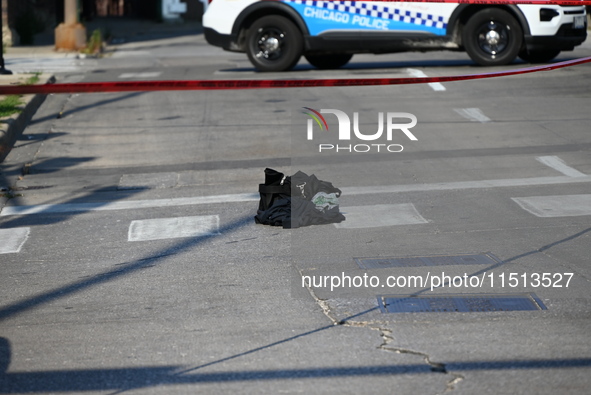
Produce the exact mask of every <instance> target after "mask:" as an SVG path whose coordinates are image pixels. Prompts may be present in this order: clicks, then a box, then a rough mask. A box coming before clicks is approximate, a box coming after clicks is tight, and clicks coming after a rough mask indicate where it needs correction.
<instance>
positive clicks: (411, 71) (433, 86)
mask: <svg viewBox="0 0 591 395" xmlns="http://www.w3.org/2000/svg"><path fill="white" fill-rule="evenodd" d="M406 71H407V72H408V73H409V74H410V75H412V76H413V77H417V78H427V74H425V73H423V72H422V71H421V70H417V69H406ZM428 85H429V86H430V87H431V89H433V90H434V91H437V92H443V91H445V90H446V89H445V86H443V85H442V84H440V83H439V82H431V83H429V84H428Z"/></svg>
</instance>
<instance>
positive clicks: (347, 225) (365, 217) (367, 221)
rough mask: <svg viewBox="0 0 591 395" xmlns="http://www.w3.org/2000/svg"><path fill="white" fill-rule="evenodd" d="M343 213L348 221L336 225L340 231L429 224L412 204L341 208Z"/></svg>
mask: <svg viewBox="0 0 591 395" xmlns="http://www.w3.org/2000/svg"><path fill="white" fill-rule="evenodd" d="M341 212H342V213H343V214H344V215H345V218H346V220H345V221H344V222H341V223H338V224H334V226H335V227H337V228H339V229H362V228H377V227H382V226H399V225H417V224H426V223H428V221H427V220H426V219H425V218H423V217H422V216H421V214H419V212H418V211H417V209H416V208H415V206H414V205H413V204H411V203H404V204H376V205H373V206H353V207H342V206H341Z"/></svg>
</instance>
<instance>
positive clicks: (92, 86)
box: [0, 57, 591, 95]
mask: <svg viewBox="0 0 591 395" xmlns="http://www.w3.org/2000/svg"><path fill="white" fill-rule="evenodd" d="M590 62H591V57H586V58H580V59H573V60H567V61H564V62H558V63H552V64H547V65H542V66H534V67H526V68H520V69H511V70H503V71H498V72H492V73H479V74H464V75H455V76H443V77H408V78H356V79H306V80H287V79H280V80H187V81H182V80H180V81H172V80H171V81H121V82H86V83H75V84H46V85H12V86H0V95H23V94H33V93H39V94H50V93H99V92H151V91H198V90H237V89H277V88H308V87H336V86H376V85H405V84H428V83H433V82H452V81H465V80H476V79H484V78H494V77H506V76H511V75H520V74H528V73H535V72H539V71H548V70H556V69H560V68H564V67H570V66H576V65H580V64H584V63H590Z"/></svg>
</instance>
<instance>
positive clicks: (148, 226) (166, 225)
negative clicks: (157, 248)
mask: <svg viewBox="0 0 591 395" xmlns="http://www.w3.org/2000/svg"><path fill="white" fill-rule="evenodd" d="M219 228H220V218H219V216H217V215H204V216H197V217H177V218H158V219H147V220H139V221H133V222H132V223H131V225H129V232H128V238H127V239H128V241H148V240H165V239H175V238H181V237H204V236H214V235H219V234H220V233H219Z"/></svg>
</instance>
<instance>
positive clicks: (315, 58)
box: [305, 53, 353, 70]
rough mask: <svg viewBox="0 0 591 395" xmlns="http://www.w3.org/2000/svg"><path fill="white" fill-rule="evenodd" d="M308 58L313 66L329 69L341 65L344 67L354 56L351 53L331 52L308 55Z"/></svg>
mask: <svg viewBox="0 0 591 395" xmlns="http://www.w3.org/2000/svg"><path fill="white" fill-rule="evenodd" d="M305 57H306V60H307V61H308V63H310V64H311V65H312V66H314V67H316V68H318V69H321V70H329V69H338V68H339V67H343V66H344V65H346V64H347V63H349V61H350V60H351V58H352V57H353V55H351V54H345V53H344V54H330V55H306V56H305Z"/></svg>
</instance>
